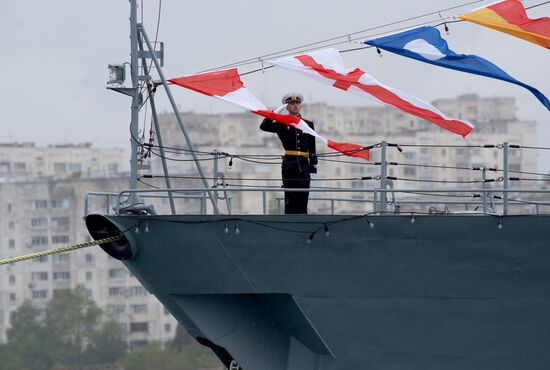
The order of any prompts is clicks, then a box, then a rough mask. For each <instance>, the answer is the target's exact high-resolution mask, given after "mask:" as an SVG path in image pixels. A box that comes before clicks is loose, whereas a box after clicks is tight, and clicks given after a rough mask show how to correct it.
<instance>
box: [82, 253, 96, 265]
mask: <svg viewBox="0 0 550 370" xmlns="http://www.w3.org/2000/svg"><path fill="white" fill-rule="evenodd" d="M93 259H94V258H93V256H92V255H91V254H90V253H86V255H85V256H84V260H85V261H86V263H92V261H93Z"/></svg>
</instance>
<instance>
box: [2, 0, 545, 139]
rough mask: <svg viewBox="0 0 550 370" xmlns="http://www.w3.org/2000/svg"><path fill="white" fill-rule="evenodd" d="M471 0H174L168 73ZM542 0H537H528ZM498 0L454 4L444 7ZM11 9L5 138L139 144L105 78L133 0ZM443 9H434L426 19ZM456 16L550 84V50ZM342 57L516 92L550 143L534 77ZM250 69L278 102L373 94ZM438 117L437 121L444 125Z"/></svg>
mask: <svg viewBox="0 0 550 370" xmlns="http://www.w3.org/2000/svg"><path fill="white" fill-rule="evenodd" d="M466 2H467V1H466V0H419V1H410V0H396V1H391V2H387V1H351V0H340V1H338V2H332V1H331V2H325V1H319V0H317V1H303V0H300V1H296V0H294V1H288V0H279V1H266V0H233V1H211V0H201V1H181V0H164V1H162V13H161V22H160V31H159V40H161V41H164V43H165V48H166V53H165V55H166V60H165V75H166V76H167V77H177V76H181V75H184V74H191V73H195V72H198V71H201V70H204V69H207V68H213V67H217V66H221V65H224V64H227V63H232V62H236V61H240V60H243V59H248V58H254V57H258V56H260V55H264V54H268V53H271V52H276V51H280V50H283V49H287V48H289V47H294V46H300V45H305V44H308V43H311V42H315V41H319V40H323V39H328V38H331V37H334V36H340V35H343V34H347V33H353V32H356V31H360V30H364V29H368V28H371V27H374V26H378V25H382V24H386V23H389V22H394V21H397V20H401V19H405V18H408V17H413V16H417V15H420V14H424V13H429V12H432V11H435V10H439V9H444V8H447V7H451V6H455V5H460V4H464V3H466ZM540 2H542V0H541V1H538V0H529V1H525V2H524V4H525V5H526V6H530V5H534V4H537V3H540ZM144 3H145V5H144V8H143V13H144V19H143V23H144V24H145V27H146V29H147V31H148V34H149V37H150V38H151V39H154V36H155V29H156V20H157V15H158V13H157V12H158V4H159V0H144ZM489 3H491V1H485V2H482V3H479V4H476V5H471V6H467V7H464V8H460V9H457V10H454V11H449V12H445V13H442V16H443V17H446V16H451V15H456V14H459V13H463V12H466V11H467V10H468V9H472V8H475V7H478V6H482V5H486V4H489ZM0 13H1V14H2V15H3V17H2V18H3V19H2V22H1V23H0V32H1V34H2V35H3V36H4V37H3V40H4V42H3V48H2V53H1V55H2V58H1V61H0V63H1V67H2V68H0V81H2V85H3V87H4V88H3V89H1V90H0V95H1V96H0V97H1V101H2V104H1V106H2V108H3V109H2V112H1V115H2V116H1V121H0V122H2V124H1V126H2V136H1V139H0V142H6V141H19V142H21V141H35V142H37V143H39V144H49V143H64V142H83V141H91V142H92V143H93V144H94V145H96V146H101V147H110V146H118V147H123V148H126V147H127V146H129V138H128V125H129V105H130V98H128V97H126V96H123V95H120V94H117V93H114V92H111V91H107V90H106V89H105V83H106V81H107V78H108V73H107V65H108V64H109V63H123V62H127V61H129V59H130V57H129V36H128V34H129V23H128V17H129V2H128V1H127V0H95V1H75V0H53V1H43V0H20V1H2V2H0ZM140 13H141V11H140ZM529 15H530V16H531V17H532V18H535V17H540V16H550V4H549V5H545V6H541V7H538V8H536V9H533V10H531V11H529ZM436 17H437V16H436ZM432 19H434V16H431V17H427V18H424V19H421V20H419V21H424V20H426V21H427V20H432ZM410 24H411V23H409V25H410ZM394 28H395V26H394ZM450 28H451V34H450V35H449V36H444V37H445V38H446V39H447V40H448V42H449V45H450V47H451V49H453V50H455V51H456V52H461V53H466V54H478V55H481V56H484V57H485V58H487V59H489V60H491V61H492V62H494V63H495V64H497V65H498V66H500V67H501V68H503V69H504V70H505V71H507V72H508V73H509V74H511V75H512V76H513V77H515V78H517V79H518V80H520V81H523V82H525V83H527V84H531V85H533V86H535V87H537V88H538V89H539V90H541V91H542V92H543V93H544V94H546V95H547V96H548V95H550V83H549V82H550V68H549V67H548V65H549V64H548V61H549V60H550V59H549V57H550V50H546V49H544V48H542V47H540V46H537V45H534V44H530V43H528V42H525V41H523V40H520V39H517V38H514V37H511V36H508V35H505V34H503V33H499V32H497V31H494V30H491V29H488V28H484V27H481V26H477V25H474V24H471V23H468V22H461V23H455V24H452V25H450ZM356 46H357V44H349V45H341V46H339V48H340V49H346V48H352V47H356ZM343 57H344V63H345V64H346V66H349V67H352V66H354V67H355V66H357V67H360V68H362V69H363V70H365V71H366V72H367V73H369V74H371V75H372V76H373V77H375V78H376V79H378V80H379V81H381V82H382V83H384V84H386V85H389V86H392V87H394V88H397V89H399V90H401V91H404V92H407V93H409V94H412V95H416V96H418V97H419V98H422V99H424V100H427V101H432V100H434V99H437V98H452V97H456V96H458V95H460V94H464V93H477V94H479V95H481V96H513V97H516V99H517V101H518V106H519V110H518V116H519V117H520V118H521V119H533V120H537V121H539V122H540V125H539V137H540V141H539V145H545V146H550V129H549V127H550V115H549V112H548V111H547V110H546V109H545V108H544V107H543V106H542V105H541V104H540V103H539V102H538V101H537V100H536V99H535V98H534V97H533V96H532V95H531V94H530V93H529V92H528V91H527V90H525V89H522V88H520V87H518V86H515V85H512V84H508V83H505V82H501V81H497V80H492V79H488V78H483V77H478V76H474V75H469V74H464V73H460V72H456V71H451V70H445V69H441V68H437V67H433V66H430V65H428V64H423V63H420V62H417V61H413V60H409V59H405V58H402V57H398V56H394V55H391V54H389V53H385V54H384V57H383V58H379V57H378V56H377V55H376V52H375V51H374V50H373V49H368V50H362V51H359V52H351V53H346V54H344V55H343ZM252 67H257V66H252ZM244 70H245V69H243V71H244ZM243 80H244V81H245V83H246V84H247V86H248V87H249V88H250V89H251V90H252V91H253V92H254V93H255V94H256V95H257V96H258V97H260V98H261V99H262V100H263V101H264V103H266V104H267V105H268V106H274V105H278V103H279V99H280V97H281V95H283V94H284V93H285V92H287V91H294V90H298V91H301V92H303V94H304V96H305V97H306V99H307V100H308V101H310V102H311V101H313V102H319V101H324V102H327V103H329V104H335V105H367V104H370V103H369V102H368V101H366V100H364V99H361V98H359V97H355V96H352V95H351V94H347V93H344V92H341V91H338V90H337V89H334V88H331V87H329V86H324V85H322V84H319V83H317V82H315V81H311V80H309V79H307V78H305V77H302V76H299V75H296V74H294V73H292V72H288V71H281V70H275V69H271V70H268V71H266V72H265V73H264V74H262V73H257V74H253V75H249V76H245V77H243ZM173 92H174V94H175V96H176V99H177V101H178V104H179V107H180V108H181V110H184V111H190V110H193V111H197V112H228V111H236V110H235V108H233V107H232V106H230V105H228V104H227V103H224V102H218V101H216V100H215V99H212V98H208V97H205V96H202V95H199V94H197V93H193V92H190V91H186V90H185V89H181V88H177V87H174V88H173ZM157 99H158V109H159V111H161V112H162V111H165V110H168V109H169V105H168V101H167V99H165V98H164V94H158V98H157ZM433 129H434V130H438V128H437V127H435V126H434V127H433ZM474 133H475V132H474ZM474 133H472V135H473V134H474ZM449 135H451V134H449Z"/></svg>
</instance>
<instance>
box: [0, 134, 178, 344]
mask: <svg viewBox="0 0 550 370" xmlns="http://www.w3.org/2000/svg"><path fill="white" fill-rule="evenodd" d="M9 148H17V150H19V151H20V153H23V152H24V153H25V154H26V155H24V156H23V155H22V156H21V157H20V158H18V157H17V156H11V155H8V154H7V153H6V152H8V151H9ZM75 148H77V149H75ZM49 149H51V150H49ZM88 149H90V148H88ZM103 151H105V153H103ZM31 152H32V153H31ZM29 153H30V154H29ZM76 153H78V154H79V155H78V158H80V159H82V161H81V162H78V161H77V160H76V159H75V158H76ZM0 154H2V158H4V159H3V160H4V161H5V162H7V163H9V169H10V171H8V172H7V174H12V175H9V176H5V177H2V178H1V179H2V181H0V210H1V212H0V259H1V258H9V257H14V256H19V255H24V254H29V253H33V252H38V251H42V250H45V249H49V248H54V247H59V246H65V245H73V244H79V243H83V242H86V241H89V240H90V236H89V234H88V232H87V229H86V227H85V224H84V220H83V216H84V214H85V211H86V212H91V211H94V210H97V211H103V212H106V211H109V210H112V207H113V206H114V204H115V197H107V196H103V195H101V196H95V197H93V198H91V199H90V200H89V201H87V202H85V196H86V193H87V192H97V193H105V192H107V193H109V192H115V193H116V192H118V191H120V190H121V189H126V188H128V177H127V175H125V174H120V173H118V174H115V173H114V172H112V171H114V170H115V169H116V168H119V169H120V166H121V163H122V159H121V155H120V154H121V151H119V150H112V149H105V150H103V149H97V150H92V151H91V152H90V153H86V147H85V146H80V145H75V146H69V149H68V152H67V153H62V150H61V148H60V147H59V146H53V147H49V148H38V147H35V146H34V145H31V144H24V145H23V147H22V145H19V144H18V145H12V146H10V145H4V146H1V147H0ZM115 154H116V155H115ZM8 158H11V159H8ZM24 158H28V161H25V160H24ZM38 158H40V159H38ZM33 160H35V161H40V162H42V163H49V164H50V165H48V166H46V167H45V168H48V169H49V170H54V169H60V168H61V166H59V165H57V166H56V164H60V163H66V164H69V163H70V164H71V166H66V167H65V169H66V170H69V169H70V168H72V169H76V168H80V169H86V170H85V171H84V172H83V173H82V174H81V175H76V173H75V172H68V173H67V172H65V175H62V174H61V173H60V172H55V171H53V172H51V171H49V170H48V171H49V172H47V171H46V172H41V173H40V175H38V173H37V172H36V171H35V170H34V169H36V168H38V166H37V164H36V163H34V162H33ZM17 161H19V162H17ZM14 163H25V165H26V168H27V169H29V173H28V174H27V175H26V176H13V171H12V170H13V169H15V168H16V166H14V165H13V164H14ZM78 165H79V166H78ZM94 166H95V167H94ZM6 167H8V166H6ZM21 167H22V166H21ZM88 168H94V170H93V171H91V172H88V171H87V169H88ZM96 169H97V171H96ZM103 171H104V172H103ZM85 206H87V210H85V209H84V208H85ZM2 269H3V273H2V274H0V340H2V341H5V340H6V332H7V329H8V328H9V320H10V315H11V313H12V312H13V311H14V310H15V309H17V307H18V306H19V305H20V304H21V303H22V302H23V301H24V300H27V299H28V300H31V301H32V303H34V304H35V305H36V306H37V307H39V308H44V307H45V306H46V304H47V302H48V300H49V299H51V298H52V297H53V296H54V294H56V292H57V291H62V290H66V289H73V288H75V287H76V286H78V285H83V286H85V287H86V290H87V294H88V295H89V297H90V298H92V299H93V300H94V301H95V302H96V303H97V304H98V306H100V307H101V308H103V309H105V310H106V311H107V312H108V313H109V314H111V315H112V316H113V317H115V318H116V319H117V320H118V321H119V322H121V323H123V324H124V325H125V327H126V329H127V331H128V344H129V345H130V347H140V346H143V345H146V344H147V343H148V342H150V341H152V340H160V341H167V340H170V339H172V338H173V337H174V335H175V331H176V321H175V319H174V318H173V317H172V316H171V315H170V314H169V313H168V312H167V311H166V310H165V309H164V307H163V306H162V305H161V304H160V303H159V302H158V300H157V299H156V298H155V297H154V296H153V295H151V294H149V293H148V292H147V291H146V290H145V288H143V286H141V284H140V283H139V282H138V281H137V279H136V278H135V277H134V276H132V274H131V273H130V272H129V271H128V270H127V269H126V268H125V267H124V265H123V264H122V263H121V262H120V261H118V260H115V259H113V258H111V257H110V256H108V255H107V254H106V253H104V252H103V251H102V250H101V249H100V248H99V247H97V246H94V247H90V248H85V249H81V250H77V251H72V252H67V253H61V254H55V255H51V256H46V257H39V258H35V259H32V260H29V261H24V262H20V263H16V264H11V265H7V266H2Z"/></svg>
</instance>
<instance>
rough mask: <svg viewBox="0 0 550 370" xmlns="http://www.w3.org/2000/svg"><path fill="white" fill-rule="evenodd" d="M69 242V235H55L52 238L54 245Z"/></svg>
mask: <svg viewBox="0 0 550 370" xmlns="http://www.w3.org/2000/svg"><path fill="white" fill-rule="evenodd" d="M68 242H69V236H68V235H54V236H52V243H53V244H67V243H68Z"/></svg>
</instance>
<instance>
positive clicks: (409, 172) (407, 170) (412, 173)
mask: <svg viewBox="0 0 550 370" xmlns="http://www.w3.org/2000/svg"><path fill="white" fill-rule="evenodd" d="M404 175H405V176H413V177H414V176H416V168H415V167H405V171H404Z"/></svg>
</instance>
